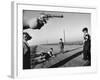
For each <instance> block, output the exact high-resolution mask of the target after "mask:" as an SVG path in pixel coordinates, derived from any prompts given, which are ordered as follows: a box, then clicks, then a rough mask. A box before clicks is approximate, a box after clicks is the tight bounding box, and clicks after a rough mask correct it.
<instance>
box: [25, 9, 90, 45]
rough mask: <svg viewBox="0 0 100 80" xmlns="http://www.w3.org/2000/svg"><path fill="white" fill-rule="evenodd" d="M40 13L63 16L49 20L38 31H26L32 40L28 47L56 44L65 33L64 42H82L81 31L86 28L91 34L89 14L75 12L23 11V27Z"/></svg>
mask: <svg viewBox="0 0 100 80" xmlns="http://www.w3.org/2000/svg"><path fill="white" fill-rule="evenodd" d="M41 13H46V14H54V15H63V16H64V17H63V18H51V19H49V20H48V23H47V24H45V25H44V26H43V27H42V28H41V29H40V30H32V29H27V30H24V32H28V33H29V34H30V35H31V36H32V39H31V40H30V41H29V44H30V45H35V44H47V43H58V42H59V39H60V38H64V34H63V31H65V40H66V42H74V41H82V40H83V33H82V29H83V28H84V27H87V28H88V29H89V33H90V32H91V31H90V30H91V15H90V14H89V13H75V12H54V11H34V10H24V11H23V25H27V24H31V23H32V22H34V20H35V19H36V18H37V17H39V16H40V14H41Z"/></svg>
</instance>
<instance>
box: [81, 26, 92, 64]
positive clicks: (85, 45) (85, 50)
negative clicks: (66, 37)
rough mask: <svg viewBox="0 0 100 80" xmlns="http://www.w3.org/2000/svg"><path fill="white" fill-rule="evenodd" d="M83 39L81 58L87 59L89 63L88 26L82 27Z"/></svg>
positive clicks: (89, 40)
mask: <svg viewBox="0 0 100 80" xmlns="http://www.w3.org/2000/svg"><path fill="white" fill-rule="evenodd" d="M82 31H83V33H84V41H83V59H84V60H88V61H89V64H90V65H91V37H90V35H89V34H88V28H83V30H82Z"/></svg>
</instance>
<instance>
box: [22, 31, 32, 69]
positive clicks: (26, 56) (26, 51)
mask: <svg viewBox="0 0 100 80" xmlns="http://www.w3.org/2000/svg"><path fill="white" fill-rule="evenodd" d="M30 39H31V36H30V35H29V34H28V33H27V32H24V33H23V69H30V46H29V45H28V43H27V41H28V40H30Z"/></svg>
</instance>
